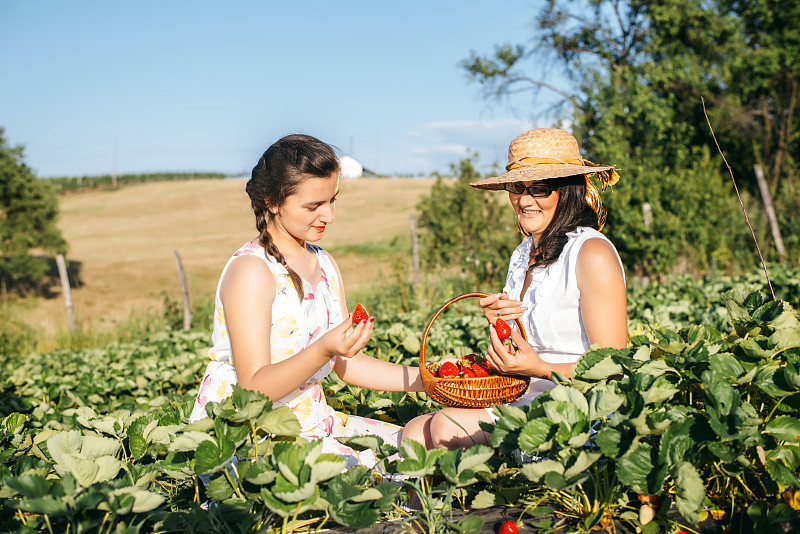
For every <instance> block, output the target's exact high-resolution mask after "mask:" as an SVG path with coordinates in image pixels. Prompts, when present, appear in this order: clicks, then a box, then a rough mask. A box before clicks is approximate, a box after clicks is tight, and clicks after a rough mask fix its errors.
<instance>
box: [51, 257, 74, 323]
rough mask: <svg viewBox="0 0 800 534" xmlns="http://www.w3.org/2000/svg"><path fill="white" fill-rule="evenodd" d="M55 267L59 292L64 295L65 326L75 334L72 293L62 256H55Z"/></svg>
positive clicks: (65, 263)
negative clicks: (58, 281)
mask: <svg viewBox="0 0 800 534" xmlns="http://www.w3.org/2000/svg"><path fill="white" fill-rule="evenodd" d="M56 265H57V266H58V277H59V278H60V279H61V292H62V293H64V305H65V306H66V307H67V324H69V331H70V332H75V316H74V315H73V313H72V292H71V291H70V287H69V275H68V274H67V262H65V261H64V255H63V254H57V255H56Z"/></svg>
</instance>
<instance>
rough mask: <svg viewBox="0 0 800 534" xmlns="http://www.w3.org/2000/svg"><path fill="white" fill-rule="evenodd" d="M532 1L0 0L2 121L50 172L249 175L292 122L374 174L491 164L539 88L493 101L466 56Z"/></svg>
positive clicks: (526, 18)
mask: <svg viewBox="0 0 800 534" xmlns="http://www.w3.org/2000/svg"><path fill="white" fill-rule="evenodd" d="M539 6H540V2H536V1H533V2H525V1H512V0H495V1H492V2H489V1H477V0H464V1H440V2H436V1H418V0H406V1H403V2H386V1H381V0H373V1H353V2H347V1H340V2H324V1H306V2H288V1H284V2H271V1H266V0H263V1H261V2H254V1H238V2H237V1H231V2H206V1H193V2H187V1H167V0H161V1H137V2H107V1H105V2H99V1H95V2H89V1H75V2H63V1H36V2H31V1H25V0H2V1H1V2H0V49H2V50H3V52H4V53H3V57H2V59H1V60H0V61H1V62H2V64H1V65H0V72H2V73H3V78H4V79H3V81H2V83H0V127H3V128H5V136H6V138H7V140H8V142H9V143H10V144H11V145H23V146H24V147H25V162H26V163H27V164H28V165H29V166H30V167H31V168H33V170H34V171H35V172H36V173H37V174H38V175H40V176H46V177H51V176H77V175H97V174H110V173H111V172H113V171H114V170H116V172H117V173H119V174H123V173H139V172H158V171H187V172H188V171H217V172H225V173H234V174H235V173H245V172H248V170H249V169H250V168H252V166H253V165H254V164H255V162H256V161H257V159H258V157H259V155H260V154H261V152H263V150H264V149H265V148H266V147H267V146H268V145H269V144H270V143H271V142H273V141H274V140H276V139H278V138H279V137H281V136H282V135H285V134H288V133H293V132H302V133H307V134H311V135H314V136H316V137H319V138H320V139H322V140H323V141H326V142H328V143H331V144H333V145H334V146H336V147H338V148H339V149H340V150H341V152H342V153H345V154H350V155H352V156H353V157H355V158H356V159H358V160H359V161H361V162H362V164H363V165H364V166H365V167H367V168H369V169H372V170H377V171H378V172H381V173H385V174H394V173H403V174H420V173H423V174H429V173H431V172H434V171H439V172H444V171H446V170H447V169H448V168H449V165H450V164H451V163H455V162H457V161H458V160H460V159H461V158H463V157H465V155H467V154H468V153H469V152H475V151H477V152H478V153H479V155H480V157H479V161H478V162H479V165H480V166H481V168H488V166H489V165H491V164H492V163H495V162H500V163H505V158H506V151H507V147H508V143H509V141H510V140H511V139H512V138H513V137H514V136H515V135H517V134H518V133H521V132H522V131H524V130H526V129H529V128H531V127H536V126H549V125H551V124H550V122H551V121H549V120H548V119H546V118H543V117H542V113H541V112H542V109H544V108H545V107H546V105H545V101H546V99H547V98H548V95H546V94H541V95H540V96H539V98H538V99H536V100H534V99H532V98H531V95H529V94H524V95H519V96H516V97H514V99H513V100H512V101H510V102H496V101H489V100H487V99H485V98H483V97H482V95H481V87H480V86H479V84H477V83H475V82H469V81H468V78H467V75H466V73H465V71H464V70H463V69H462V68H461V67H460V66H459V62H460V61H462V60H464V59H466V58H467V57H469V54H470V51H471V50H475V51H477V52H479V53H489V52H491V51H492V50H493V49H494V47H495V46H496V45H499V44H504V43H508V42H510V43H527V42H529V41H530V40H531V38H532V37H533V35H534V29H533V19H534V17H535V15H536V13H537V12H538V10H539ZM115 147H116V148H115Z"/></svg>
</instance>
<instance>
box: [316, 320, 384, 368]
mask: <svg viewBox="0 0 800 534" xmlns="http://www.w3.org/2000/svg"><path fill="white" fill-rule="evenodd" d="M374 323H375V318H374V317H370V318H369V319H367V320H365V321H361V323H359V324H357V325H356V326H355V327H353V328H350V325H351V324H353V314H352V313H351V314H349V315H348V316H347V317H346V318H345V319H344V321H342V324H340V325H339V326H337V327H335V328H332V329H331V330H329V331H328V332H327V333H326V334H325V335H323V336H322V337H321V338H319V341H318V343H321V345H322V349H323V350H324V351H325V353H326V354H328V355H329V357H331V358H334V357H336V356H343V357H345V358H352V357H353V356H355V355H356V354H358V353H359V352H361V349H363V348H364V347H365V346H366V345H367V341H369V338H370V336H371V335H372V327H373V325H374Z"/></svg>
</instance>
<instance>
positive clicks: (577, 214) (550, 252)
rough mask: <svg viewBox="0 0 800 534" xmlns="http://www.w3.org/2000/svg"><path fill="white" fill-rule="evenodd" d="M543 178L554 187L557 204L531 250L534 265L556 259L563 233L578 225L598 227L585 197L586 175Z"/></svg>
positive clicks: (597, 221)
mask: <svg viewBox="0 0 800 534" xmlns="http://www.w3.org/2000/svg"><path fill="white" fill-rule="evenodd" d="M545 182H546V183H547V184H548V185H550V186H551V187H553V188H554V189H558V204H557V205H556V212H555V214H554V215H553V220H552V221H550V224H549V225H547V228H545V230H544V232H543V233H542V237H541V238H540V239H539V245H538V246H537V247H536V248H535V249H533V250H531V256H532V257H533V260H534V262H535V265H536V266H537V267H540V266H545V265H550V264H551V263H553V262H555V261H556V260H557V259H558V257H559V256H560V255H561V251H562V250H564V245H566V244H567V233H569V232H572V231H574V230H575V229H576V228H578V227H579V226H588V227H589V228H594V229H595V230H598V229H599V228H600V222H599V220H598V218H597V213H595V211H594V209H593V208H592V207H591V206H590V205H589V203H588V202H587V201H586V178H584V176H583V175H582V174H579V175H576V176H567V177H564V178H553V179H550V180H545Z"/></svg>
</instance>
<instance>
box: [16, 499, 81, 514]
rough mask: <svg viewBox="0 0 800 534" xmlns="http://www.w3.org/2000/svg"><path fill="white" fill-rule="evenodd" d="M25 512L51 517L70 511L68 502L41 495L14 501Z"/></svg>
mask: <svg viewBox="0 0 800 534" xmlns="http://www.w3.org/2000/svg"><path fill="white" fill-rule="evenodd" d="M13 504H14V505H15V506H16V507H17V508H19V509H20V510H22V511H23V512H30V513H32V514H43V515H49V516H51V517H58V516H60V515H64V514H66V513H68V511H69V510H68V508H67V503H66V502H64V501H63V500H62V499H54V498H52V497H39V498H36V499H22V500H20V501H15V502H14V503H13Z"/></svg>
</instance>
